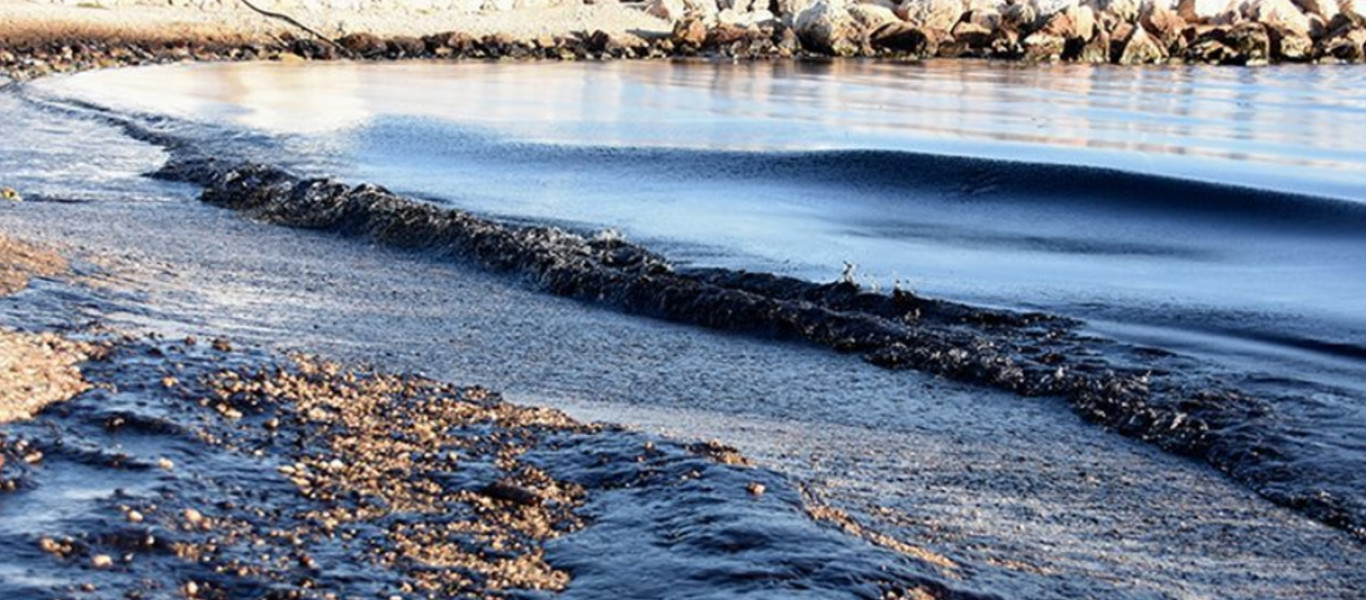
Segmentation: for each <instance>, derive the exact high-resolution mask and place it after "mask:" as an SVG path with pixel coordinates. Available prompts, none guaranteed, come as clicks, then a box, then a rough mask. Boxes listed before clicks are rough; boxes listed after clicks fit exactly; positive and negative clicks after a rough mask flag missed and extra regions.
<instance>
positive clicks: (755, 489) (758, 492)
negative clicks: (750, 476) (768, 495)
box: [745, 481, 767, 498]
mask: <svg viewBox="0 0 1366 600" xmlns="http://www.w3.org/2000/svg"><path fill="white" fill-rule="evenodd" d="M745 489H746V490H747V491H749V495H751V496H754V497H755V498H758V497H759V496H762V495H764V490H766V489H767V488H765V487H764V484H762V483H759V482H757V481H751V482H749V485H747V486H745Z"/></svg>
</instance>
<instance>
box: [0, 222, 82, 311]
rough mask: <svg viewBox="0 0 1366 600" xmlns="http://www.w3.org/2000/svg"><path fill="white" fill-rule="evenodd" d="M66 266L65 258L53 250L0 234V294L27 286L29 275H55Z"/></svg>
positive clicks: (6, 294)
mask: <svg viewBox="0 0 1366 600" xmlns="http://www.w3.org/2000/svg"><path fill="white" fill-rule="evenodd" d="M67 268H68V267H67V262H66V259H64V258H62V257H61V256H58V255H57V254H55V253H53V252H50V251H47V250H43V249H41V248H37V247H34V246H31V245H29V244H25V243H23V242H19V241H16V240H12V239H9V238H7V237H5V236H3V235H0V296H8V295H10V294H13V293H15V292H18V291H20V290H22V289H24V288H26V287H28V282H29V278H31V277H35V276H36V277H46V276H50V275H56V274H58V273H61V272H63V271H66V270H67Z"/></svg>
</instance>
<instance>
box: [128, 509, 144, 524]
mask: <svg viewBox="0 0 1366 600" xmlns="http://www.w3.org/2000/svg"><path fill="white" fill-rule="evenodd" d="M127 516H128V522H129V523H141V522H142V520H143V516H142V513H140V512H138V511H136V510H130V511H128V515H127Z"/></svg>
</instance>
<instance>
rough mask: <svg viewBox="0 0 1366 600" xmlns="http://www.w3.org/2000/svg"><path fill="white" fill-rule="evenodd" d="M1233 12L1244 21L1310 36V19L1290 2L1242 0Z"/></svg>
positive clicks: (1286, 0)
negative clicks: (1247, 20)
mask: <svg viewBox="0 0 1366 600" xmlns="http://www.w3.org/2000/svg"><path fill="white" fill-rule="evenodd" d="M1233 11H1234V12H1235V13H1236V14H1237V15H1239V16H1241V17H1243V18H1244V19H1249V20H1252V21H1257V22H1258V23H1262V24H1264V25H1271V26H1275V27H1279V28H1281V29H1285V30H1287V31H1292V32H1295V33H1298V34H1302V35H1308V34H1309V17H1308V16H1306V15H1305V14H1304V13H1303V12H1300V9H1299V7H1297V6H1295V4H1294V3H1293V2H1291V1H1290V0H1241V1H1239V2H1237V4H1235V5H1234V7H1233Z"/></svg>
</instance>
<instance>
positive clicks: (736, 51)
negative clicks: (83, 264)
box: [0, 0, 1366, 79]
mask: <svg viewBox="0 0 1366 600" xmlns="http://www.w3.org/2000/svg"><path fill="white" fill-rule="evenodd" d="M629 6H634V7H636V8H639V9H640V11H643V13H644V14H643V15H641V18H643V19H645V20H646V21H648V22H650V23H653V24H654V27H653V28H648V27H631V28H623V27H621V26H620V23H619V22H618V21H622V20H623V19H622V15H620V14H618V13H620V12H621V10H624V9H618V10H617V11H616V12H612V13H611V14H614V15H616V18H614V19H612V23H611V24H609V23H607V22H606V21H604V22H603V24H602V26H601V27H597V26H595V21H594V18H593V17H592V16H591V15H588V16H587V17H586V18H584V19H582V20H580V21H576V22H575V24H574V26H573V28H567V27H561V26H556V27H533V26H531V24H528V23H522V24H521V25H520V26H518V27H511V28H509V29H508V30H509V31H511V30H516V31H517V32H516V33H488V32H487V27H483V26H479V27H474V26H472V27H470V28H469V29H466V30H462V29H459V28H457V29H453V30H448V31H444V32H440V33H434V34H428V35H421V36H419V35H381V34H379V33H372V32H369V31H357V32H352V33H347V34H345V35H341V34H338V35H337V36H336V37H335V38H334V39H321V38H315V37H313V36H309V35H307V34H304V33H302V32H295V33H297V34H298V35H293V34H291V33H288V32H286V33H278V32H277V33H276V34H272V35H262V34H260V32H259V31H250V32H248V31H245V30H243V31H236V30H234V29H233V28H232V27H231V26H228V27H226V28H225V29H222V30H220V31H217V32H214V33H206V32H205V31H204V30H192V29H185V30H181V31H175V30H167V31H162V32H149V31H148V29H147V28H140V29H139V30H138V31H139V33H135V34H121V33H119V31H120V30H119V28H117V27H112V28H106V29H103V30H101V29H91V28H89V27H87V28H84V29H60V28H57V29H52V30H50V31H36V32H35V31H13V30H12V31H7V32H0V74H3V75H5V76H7V77H9V78H11V79H27V78H32V77H37V76H42V75H46V74H49V73H54V72H69V71H76V70H83V69H90V68H100V67H110V66H122V65H140V64H149V63H158V62H175V61H186V60H217V61H222V60H291V61H292V60H333V59H341V58H350V59H362V60H397V59H411V58H426V59H461V58H463V59H490V58H512V59H550V60H605V59H644V58H668V57H679V56H699V55H700V56H712V57H723V58H750V59H756V58H757V59H762V58H793V57H829V56H840V57H853V56H858V57H881V58H894V59H902V60H906V59H923V58H931V57H938V58H992V59H1003V60H1021V61H1030V62H1051V61H1068V62H1081V63H1115V64H1125V65H1131V64H1156V63H1206V64H1221V65H1258V64H1266V63H1273V62H1329V63H1359V62H1363V61H1364V60H1366V16H1364V15H1363V13H1366V2H1363V1H1362V0H1341V1H1340V2H1336V3H1335V2H1334V1H1333V0H1230V1H1229V2H1228V3H1226V4H1221V3H1219V2H1218V1H1217V0H1215V1H1214V2H1213V3H1211V2H1207V1H1206V0H1179V2H1178V3H1177V4H1176V5H1174V6H1173V5H1171V4H1169V3H1166V2H1142V1H1140V0H1084V1H1081V2H1077V1H1076V0H1062V1H1058V0H905V1H903V2H901V3H900V4H897V3H895V2H894V1H893V0H864V1H862V2H852V1H850V0H778V1H777V2H773V3H769V4H763V3H756V2H750V1H746V0H650V1H649V2H648V3H646V4H643V5H629ZM579 8H585V7H579ZM587 8H596V7H587ZM552 10H555V9H546V11H552ZM109 12H111V13H112V12H115V11H109ZM608 12H610V11H608ZM608 12H602V13H601V14H604V15H605V14H608ZM627 12H630V11H627ZM501 14H502V16H503V17H509V16H510V15H514V14H516V15H521V16H523V17H524V19H525V20H530V21H535V20H537V19H538V17H537V16H536V15H537V14H538V13H537V12H536V11H533V10H525V11H522V12H519V13H501ZM585 14H587V13H585ZM592 14H598V13H596V12H594V13H592ZM646 15H648V16H646ZM581 16H582V15H581ZM110 18H111V19H113V18H114V17H110ZM627 20H629V19H627ZM452 22H458V21H440V20H431V19H428V20H422V19H415V20H414V21H413V26H412V29H411V31H413V32H415V33H421V32H423V31H424V30H426V31H431V29H430V28H431V27H433V26H434V24H438V23H440V24H443V25H449V24H450V23H452ZM579 26H582V27H581V28H580V27H579ZM282 27H283V26H282ZM481 28H482V29H481ZM390 29H392V27H390ZM329 35H330V33H329Z"/></svg>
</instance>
